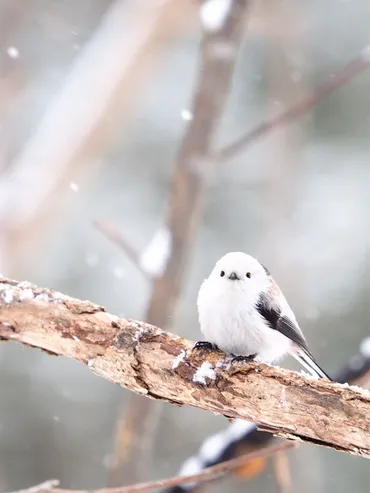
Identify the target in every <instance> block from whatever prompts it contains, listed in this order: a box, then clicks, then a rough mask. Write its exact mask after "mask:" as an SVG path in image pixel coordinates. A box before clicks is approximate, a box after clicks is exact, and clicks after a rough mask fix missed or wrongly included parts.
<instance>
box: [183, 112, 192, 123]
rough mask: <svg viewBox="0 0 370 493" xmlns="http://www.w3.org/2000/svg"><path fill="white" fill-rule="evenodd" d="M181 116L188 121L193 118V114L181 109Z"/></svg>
mask: <svg viewBox="0 0 370 493" xmlns="http://www.w3.org/2000/svg"><path fill="white" fill-rule="evenodd" d="M181 118H182V119H183V120H185V121H186V122H189V121H191V120H192V119H193V115H192V113H191V112H190V111H189V110H182V111H181Z"/></svg>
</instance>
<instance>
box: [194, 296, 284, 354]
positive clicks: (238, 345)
mask: <svg viewBox="0 0 370 493" xmlns="http://www.w3.org/2000/svg"><path fill="white" fill-rule="evenodd" d="M236 301H237V300H236ZM235 305H236V306H234V307H231V306H230V303H225V304H224V303H222V302H218V303H215V304H214V306H213V309H207V310H205V312H204V313H201V311H200V312H199V320H200V324H201V330H202V332H203V334H204V336H205V338H206V340H207V341H209V342H212V343H213V344H216V345H217V346H218V347H219V348H220V349H222V350H223V351H225V352H228V353H232V354H234V355H242V356H249V355H251V354H257V356H256V360H257V361H261V362H266V363H272V362H274V361H278V360H279V359H281V358H282V357H283V356H284V354H286V353H287V352H288V351H289V349H290V347H291V344H292V343H291V341H290V340H289V339H288V338H286V337H285V336H284V335H282V334H281V333H280V332H278V331H277V330H274V329H272V328H270V327H269V326H268V325H266V322H264V319H263V318H262V317H261V316H260V315H259V313H258V312H257V311H256V309H255V308H254V307H250V308H249V309H248V308H243V309H238V305H239V304H238V303H237V302H236V303H235ZM226 306H227V309H226ZM230 308H231V309H230Z"/></svg>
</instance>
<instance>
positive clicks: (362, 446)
mask: <svg viewBox="0 0 370 493" xmlns="http://www.w3.org/2000/svg"><path fill="white" fill-rule="evenodd" d="M0 339H2V340H15V341H19V342H21V343H23V344H26V345H29V346H33V347H36V348H40V349H44V350H46V351H47V352H51V353H53V354H56V355H61V356H67V357H69V358H72V359H74V360H76V361H79V362H81V363H83V364H85V365H87V366H88V367H89V368H90V370H91V371H92V372H94V373H95V374H96V375H99V376H101V377H103V378H105V379H107V380H109V381H110V382H113V383H118V384H119V385H121V386H122V387H125V388H127V389H128V390H131V391H133V392H136V393H137V394H141V395H144V396H146V397H149V398H151V399H156V400H161V401H167V402H170V403H171V404H175V405H189V406H194V407H199V408H201V409H204V410H206V411H211V412H213V413H218V414H222V415H224V416H226V417H231V418H240V419H246V420H249V421H254V422H255V423H256V424H257V425H258V426H259V427H260V428H262V429H264V430H267V431H270V432H272V433H275V434H277V435H278V436H282V437H285V438H290V439H293V440H302V441H306V442H310V443H314V444H318V445H323V446H326V447H331V448H335V449H337V450H342V451H345V452H348V453H351V454H355V455H360V456H363V457H369V456H370V393H369V392H368V391H365V390H363V389H361V388H359V387H351V386H349V385H348V384H345V385H341V384H338V383H332V382H327V381H325V380H314V379H311V378H305V377H303V376H301V375H298V374H296V373H294V372H290V371H286V370H282V369H280V368H279V369H278V368H273V367H270V366H267V365H262V364H257V363H254V362H252V363H248V364H244V363H243V364H241V363H231V360H230V358H229V357H228V356H227V355H225V354H224V353H223V352H220V351H214V352H205V351H204V350H198V349H197V350H194V349H193V345H194V344H193V343H192V342H190V341H187V340H185V339H183V338H181V337H178V336H176V335H174V334H171V333H169V332H165V331H163V330H161V329H160V328H157V327H154V326H152V325H149V324H147V323H144V322H140V321H137V320H130V319H128V320H126V319H120V318H118V317H116V316H114V315H111V314H109V313H107V312H106V311H105V309H104V308H103V307H101V306H99V305H95V304H93V303H90V302H88V301H81V300H77V299H74V298H70V297H68V296H65V295H62V294H60V293H56V292H54V291H52V290H49V289H45V288H39V287H37V286H33V285H32V284H30V283H28V282H20V283H19V282H16V281H12V280H9V279H6V278H2V277H0ZM179 355H181V357H180V358H179ZM205 364H207V371H202V370H200V369H201V368H202V367H203V369H204V365H205ZM211 370H212V371H211ZM200 371H201V373H202V378H199V372H200Z"/></svg>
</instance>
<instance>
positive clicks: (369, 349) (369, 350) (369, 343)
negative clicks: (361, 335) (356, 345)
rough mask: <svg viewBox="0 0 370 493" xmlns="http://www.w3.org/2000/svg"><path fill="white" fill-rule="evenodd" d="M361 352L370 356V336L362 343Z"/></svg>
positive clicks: (367, 356) (366, 356)
mask: <svg viewBox="0 0 370 493" xmlns="http://www.w3.org/2000/svg"><path fill="white" fill-rule="evenodd" d="M360 352H361V354H363V355H364V356H365V358H370V337H366V338H365V339H364V340H363V341H362V342H361V344H360Z"/></svg>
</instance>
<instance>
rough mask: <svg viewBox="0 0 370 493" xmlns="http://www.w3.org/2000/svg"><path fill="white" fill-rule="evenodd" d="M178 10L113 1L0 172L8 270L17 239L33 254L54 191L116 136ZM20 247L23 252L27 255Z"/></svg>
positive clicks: (166, 4)
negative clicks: (171, 14) (172, 14)
mask: <svg viewBox="0 0 370 493" xmlns="http://www.w3.org/2000/svg"><path fill="white" fill-rule="evenodd" d="M174 4H176V6H174ZM175 9H177V10H180V11H181V10H182V9H181V8H179V6H178V2H175V1H174V0H165V1H162V2H158V1H153V2H137V1H135V0H130V1H127V0H125V1H123V0H115V1H114V2H111V5H110V6H109V8H108V10H107V12H106V13H105V15H104V16H103V18H102V21H101V23H100V25H99V26H98V28H97V30H96V32H95V33H94V34H93V36H92V37H91V39H90V40H89V41H88V42H87V43H86V46H85V47H84V48H83V49H82V50H81V54H80V55H79V56H78V57H77V58H76V61H75V63H74V64H73V65H72V67H71V69H70V71H69V73H68V74H67V75H66V77H65V81H64V83H63V84H62V85H61V87H60V90H59V91H58V93H57V94H56V96H55V97H54V99H53V100H52V101H51V102H50V104H49V105H48V108H47V111H46V113H45V115H43V117H42V119H41V120H40V122H39V124H38V126H37V127H36V130H35V131H34V133H33V135H32V136H31V137H30V139H29V141H27V142H26V143H25V145H24V146H23V148H22V149H21V151H20V153H19V155H18V156H16V158H15V159H14V160H13V162H12V163H11V164H10V166H8V167H7V170H6V171H5V172H4V174H3V176H2V180H1V182H0V224H1V232H0V254H1V255H2V257H3V258H1V259H0V261H1V263H2V268H3V269H5V268H6V269H7V270H8V271H9V269H11V267H12V266H11V258H12V257H14V254H13V252H14V243H15V242H16V243H17V245H18V244H19V243H20V241H19V240H20V239H19V236H21V238H22V241H23V243H24V244H25V245H23V247H22V248H21V250H22V252H23V255H24V252H25V250H27V252H28V251H29V244H30V242H31V241H32V240H30V237H31V238H33V234H34V231H32V233H33V234H32V235H31V234H30V231H31V225H32V224H33V225H34V223H35V222H36V220H40V219H41V218H42V219H43V220H45V216H47V214H48V210H49V209H50V207H45V200H46V199H47V200H48V202H49V204H50V202H51V201H52V202H53V205H55V204H56V201H55V197H56V196H57V194H56V192H58V191H59V192H61V190H65V189H66V187H65V185H66V181H67V183H68V176H70V174H71V172H72V169H75V168H76V164H77V163H81V162H83V160H84V158H85V160H86V157H87V156H89V155H91V152H92V151H94V155H95V158H96V157H97V156H98V155H99V152H100V153H101V152H102V148H104V143H105V142H106V140H107V139H108V137H109V136H110V132H109V131H108V130H110V129H111V128H112V127H113V126H114V124H115V122H116V121H117V118H118V116H120V117H121V116H122V109H123V108H124V109H125V111H124V112H123V114H129V111H128V109H129V107H130V106H131V105H132V102H133V101H134V96H136V95H138V94H139V91H138V90H137V88H138V87H140V84H139V82H141V81H142V80H143V79H144V77H143V76H144V75H145V74H146V71H147V70H148V67H149V62H152V61H153V58H154V56H153V55H154V54H155V53H156V49H158V47H159V45H160V43H161V42H162V40H163V30H164V29H163V24H166V22H165V21H166V20H167V16H168V14H167V12H168V11H171V12H173V11H174V10H175ZM67 190H68V189H67ZM49 204H48V205H49ZM52 218H53V220H54V219H55V216H52ZM38 229H39V230H40V225H39V224H38ZM20 231H21V235H20ZM36 236H40V235H36ZM26 247H27V248H26ZM9 252H12V255H10V253H9ZM22 252H19V253H18V252H17V253H18V255H17V256H18V257H20V258H22V255H21V253H22Z"/></svg>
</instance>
